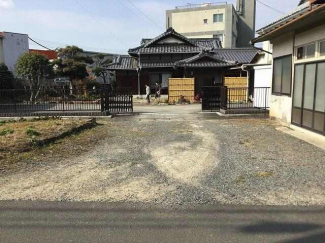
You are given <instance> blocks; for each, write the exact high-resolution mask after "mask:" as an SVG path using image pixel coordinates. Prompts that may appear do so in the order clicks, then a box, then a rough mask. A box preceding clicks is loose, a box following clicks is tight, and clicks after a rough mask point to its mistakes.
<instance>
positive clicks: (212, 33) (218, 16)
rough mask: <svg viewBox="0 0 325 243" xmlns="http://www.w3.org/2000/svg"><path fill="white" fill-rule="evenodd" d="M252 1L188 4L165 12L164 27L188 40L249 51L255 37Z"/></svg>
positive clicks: (254, 3) (254, 7) (238, 0)
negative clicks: (215, 41) (209, 40)
mask: <svg viewBox="0 0 325 243" xmlns="http://www.w3.org/2000/svg"><path fill="white" fill-rule="evenodd" d="M255 18H256V1H255V0H237V7H236V9H235V8H234V6H233V5H232V4H227V2H219V3H203V4H188V5H186V6H180V7H176V9H173V10H167V11H166V26H167V28H173V29H175V30H176V31H177V32H178V33H180V34H182V35H184V36H186V37H187V38H219V39H220V40H221V42H222V45H223V46H224V47H225V48H233V47H249V46H250V44H249V42H250V41H251V39H253V38H254V37H255Z"/></svg>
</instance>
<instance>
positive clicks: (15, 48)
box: [2, 32, 29, 72]
mask: <svg viewBox="0 0 325 243" xmlns="http://www.w3.org/2000/svg"><path fill="white" fill-rule="evenodd" d="M2 42H3V45H2V47H3V57H4V63H5V64H6V66H7V67H8V68H9V70H10V71H11V72H14V71H15V66H16V63H17V60H18V58H19V57H20V56H21V55H22V54H24V53H27V52H29V43H28V35H25V34H15V33H9V32H4V38H3V39H2Z"/></svg>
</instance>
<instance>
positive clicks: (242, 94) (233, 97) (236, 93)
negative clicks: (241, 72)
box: [224, 77, 248, 102]
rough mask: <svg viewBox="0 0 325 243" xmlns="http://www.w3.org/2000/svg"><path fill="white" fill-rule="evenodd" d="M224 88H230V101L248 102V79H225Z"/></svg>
mask: <svg viewBox="0 0 325 243" xmlns="http://www.w3.org/2000/svg"><path fill="white" fill-rule="evenodd" d="M224 86H226V87H228V88H230V89H229V90H228V92H229V94H228V99H229V101H230V102H246V101H247V100H248V89H247V87H248V83H247V77H242V78H237V77H225V82H224ZM233 88H234V89H233ZM235 88H240V89H235Z"/></svg>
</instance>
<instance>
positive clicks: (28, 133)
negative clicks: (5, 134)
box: [26, 127, 41, 137]
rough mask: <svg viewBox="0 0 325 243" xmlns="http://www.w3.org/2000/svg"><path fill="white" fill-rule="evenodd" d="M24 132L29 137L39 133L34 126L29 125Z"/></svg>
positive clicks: (36, 135)
mask: <svg viewBox="0 0 325 243" xmlns="http://www.w3.org/2000/svg"><path fill="white" fill-rule="evenodd" d="M26 134H27V135H28V136H30V137H38V136H40V135H41V133H40V132H38V131H36V130H35V129H34V128H32V127H29V128H27V129H26Z"/></svg>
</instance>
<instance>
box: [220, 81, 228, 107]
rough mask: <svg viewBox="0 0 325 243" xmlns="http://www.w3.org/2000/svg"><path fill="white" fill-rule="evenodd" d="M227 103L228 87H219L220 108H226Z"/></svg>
mask: <svg viewBox="0 0 325 243" xmlns="http://www.w3.org/2000/svg"><path fill="white" fill-rule="evenodd" d="M227 103H228V88H227V86H224V87H221V109H223V110H227Z"/></svg>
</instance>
